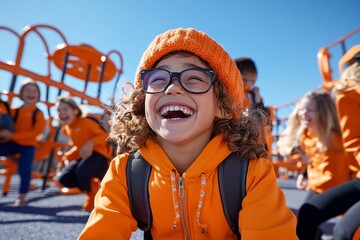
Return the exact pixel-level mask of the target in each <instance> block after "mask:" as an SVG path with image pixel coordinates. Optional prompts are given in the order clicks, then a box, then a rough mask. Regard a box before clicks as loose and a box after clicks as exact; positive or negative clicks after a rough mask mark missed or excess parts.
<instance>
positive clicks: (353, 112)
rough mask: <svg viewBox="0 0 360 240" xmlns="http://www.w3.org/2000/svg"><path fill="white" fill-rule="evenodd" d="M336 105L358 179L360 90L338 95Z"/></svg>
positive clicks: (346, 146) (346, 145)
mask: <svg viewBox="0 0 360 240" xmlns="http://www.w3.org/2000/svg"><path fill="white" fill-rule="evenodd" d="M336 105H337V111H338V115H339V119H340V126H341V130H342V133H343V136H342V137H343V142H344V148H345V151H347V152H349V153H350V154H351V155H352V156H354V157H353V158H352V159H353V161H352V162H351V163H350V165H351V166H350V167H351V168H352V170H353V171H354V172H355V174H356V177H358V178H360V120H359V112H360V89H359V88H358V89H353V90H350V91H345V92H343V93H341V94H338V95H337V96H336Z"/></svg>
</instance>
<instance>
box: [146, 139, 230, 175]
mask: <svg viewBox="0 0 360 240" xmlns="http://www.w3.org/2000/svg"><path fill="white" fill-rule="evenodd" d="M139 151H140V153H141V155H142V156H143V158H144V159H145V160H146V161H147V162H148V163H149V164H150V165H151V166H152V167H153V168H155V169H156V171H158V172H159V173H160V174H161V175H163V176H169V173H170V172H171V171H172V170H174V169H175V166H174V165H173V164H172V162H171V160H170V159H169V158H168V156H167V155H166V153H165V152H164V150H163V149H162V148H161V146H160V145H159V144H158V143H156V142H155V141H154V140H153V139H150V138H149V139H148V140H147V141H146V145H145V147H142V148H141V149H140V150H139ZM229 154H230V150H229V148H228V147H227V144H226V142H225V141H224V136H223V135H222V134H219V135H217V136H215V137H214V138H213V139H212V140H211V141H210V142H209V143H208V144H207V145H206V147H205V148H204V150H203V151H202V152H201V153H200V155H199V156H198V157H197V158H196V160H195V161H194V162H193V164H192V165H191V166H190V167H189V168H188V169H187V170H186V172H185V173H184V174H186V177H187V178H192V177H199V176H200V175H201V173H205V175H206V176H208V175H209V174H210V173H211V172H212V171H214V170H215V169H216V168H217V167H218V165H219V164H220V163H221V162H222V161H224V159H225V158H226V157H227V156H228V155H229Z"/></svg>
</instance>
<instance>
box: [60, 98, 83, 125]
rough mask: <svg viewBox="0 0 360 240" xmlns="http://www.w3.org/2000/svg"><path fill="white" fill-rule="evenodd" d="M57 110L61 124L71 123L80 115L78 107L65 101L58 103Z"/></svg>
mask: <svg viewBox="0 0 360 240" xmlns="http://www.w3.org/2000/svg"><path fill="white" fill-rule="evenodd" d="M57 112H58V117H59V121H60V124H61V125H70V124H71V123H72V122H73V121H74V120H75V119H76V118H77V117H78V115H79V109H78V108H74V107H72V106H70V105H69V104H67V103H64V102H60V103H58V105H57Z"/></svg>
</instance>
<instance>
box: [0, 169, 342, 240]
mask: <svg viewBox="0 0 360 240" xmlns="http://www.w3.org/2000/svg"><path fill="white" fill-rule="evenodd" d="M32 182H33V183H35V184H36V185H37V186H38V188H37V189H35V190H32V191H30V192H29V194H28V204H27V205H26V206H23V207H16V206H14V202H15V200H16V198H17V196H18V189H19V177H18V175H15V176H13V178H12V181H11V189H10V191H9V193H8V195H7V196H0V240H13V239H14V240H50V239H51V240H57V239H61V240H67V239H76V238H77V237H78V235H79V234H80V232H81V231H82V229H83V227H84V225H85V223H86V221H87V218H88V216H89V212H86V211H84V210H82V208H81V206H82V203H83V201H84V199H85V195H84V194H77V195H62V194H60V193H59V191H58V189H57V187H55V185H53V184H52V183H50V184H49V185H48V187H47V188H46V189H45V190H44V191H43V190H42V189H41V186H42V181H41V180H33V181H32ZM3 183H4V176H0V189H2V187H3ZM278 183H279V185H280V187H281V188H282V189H283V191H284V193H285V196H286V200H287V205H288V206H289V208H291V209H292V210H293V211H294V212H296V211H297V209H298V208H299V207H300V206H301V204H302V202H303V200H304V198H305V192H304V191H298V190H296V188H295V180H294V179H287V180H281V179H279V180H278ZM336 221H337V219H332V220H330V221H328V222H327V223H326V224H324V225H323V226H322V228H323V231H324V232H325V235H324V236H323V239H326V240H329V239H332V237H331V232H332V227H333V225H334V223H335V222H336ZM135 239H142V232H141V231H137V232H135V233H133V235H132V237H131V240H135Z"/></svg>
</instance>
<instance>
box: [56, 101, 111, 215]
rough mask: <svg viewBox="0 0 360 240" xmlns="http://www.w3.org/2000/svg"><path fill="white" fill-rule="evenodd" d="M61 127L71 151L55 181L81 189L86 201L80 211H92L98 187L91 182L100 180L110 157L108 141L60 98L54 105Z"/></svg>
mask: <svg viewBox="0 0 360 240" xmlns="http://www.w3.org/2000/svg"><path fill="white" fill-rule="evenodd" d="M55 106H56V108H57V112H58V117H59V120H60V123H61V125H62V126H63V127H62V133H63V134H64V135H65V136H68V137H69V138H70V140H71V142H72V145H73V147H72V148H71V149H70V150H68V151H67V152H65V153H64V156H63V161H64V162H65V167H64V169H63V170H62V171H61V174H60V176H59V177H58V181H59V182H60V183H61V184H62V185H63V186H64V187H67V188H76V187H78V188H80V189H81V190H82V191H85V193H86V198H85V201H84V204H83V209H84V210H87V211H91V210H92V209H93V208H94V197H95V194H96V192H97V191H98V188H99V185H98V182H97V181H94V179H97V180H100V181H101V180H102V178H103V177H104V175H105V173H106V171H107V169H108V159H109V157H110V155H111V152H110V150H109V147H108V144H107V139H108V137H109V135H108V133H106V132H105V131H104V130H103V129H101V127H100V125H99V124H98V123H97V122H95V121H93V120H91V119H89V118H86V117H85V116H83V112H82V110H81V108H80V107H79V105H78V104H77V103H76V102H75V101H74V100H73V99H72V98H71V97H69V96H67V97H59V98H58V99H57V101H56V104H55Z"/></svg>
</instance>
